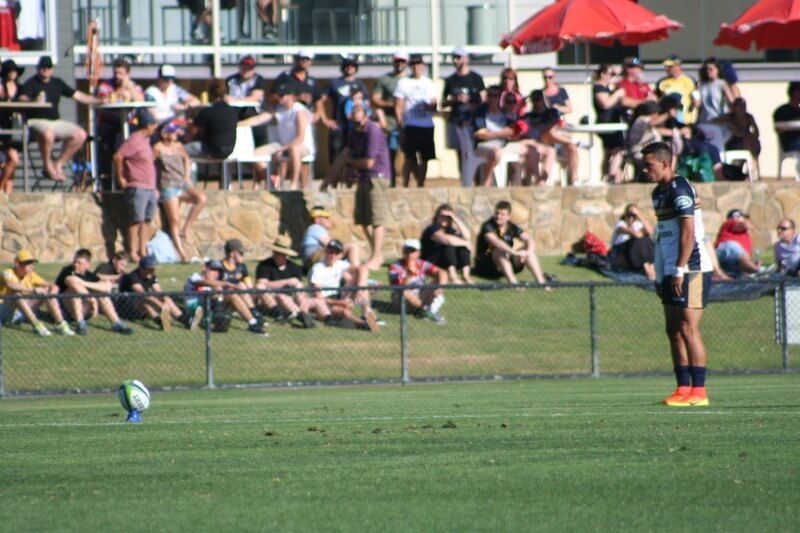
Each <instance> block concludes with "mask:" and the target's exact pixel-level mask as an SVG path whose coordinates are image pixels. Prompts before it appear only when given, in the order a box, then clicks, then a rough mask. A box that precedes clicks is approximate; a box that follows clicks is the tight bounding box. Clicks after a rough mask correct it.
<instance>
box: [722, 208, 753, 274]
mask: <svg viewBox="0 0 800 533" xmlns="http://www.w3.org/2000/svg"><path fill="white" fill-rule="evenodd" d="M754 229H755V228H754V227H753V223H752V222H750V218H749V217H748V216H747V215H746V214H745V213H744V212H743V211H742V210H741V209H731V210H730V211H728V215H727V216H726V217H725V222H723V223H722V225H721V226H720V228H719V232H718V233H717V238H716V240H715V241H714V247H715V248H716V250H717V259H719V264H720V267H721V268H722V270H723V271H724V272H725V273H726V274H727V275H729V276H732V277H734V278H735V277H738V276H741V275H743V274H755V273H756V272H761V271H763V269H761V263H760V262H758V261H753V259H752V258H751V256H752V254H753V242H752V239H751V238H750V232H752V231H753V230H754Z"/></svg>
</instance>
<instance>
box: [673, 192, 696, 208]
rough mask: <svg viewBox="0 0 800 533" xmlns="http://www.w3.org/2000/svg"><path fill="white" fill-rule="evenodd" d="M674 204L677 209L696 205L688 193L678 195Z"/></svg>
mask: <svg viewBox="0 0 800 533" xmlns="http://www.w3.org/2000/svg"><path fill="white" fill-rule="evenodd" d="M673 205H674V206H675V209H689V207H691V206H692V205H694V200H692V198H691V197H689V196H686V195H683V196H678V197H677V198H675V201H674V203H673Z"/></svg>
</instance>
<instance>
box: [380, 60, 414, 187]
mask: <svg viewBox="0 0 800 533" xmlns="http://www.w3.org/2000/svg"><path fill="white" fill-rule="evenodd" d="M406 65H408V53H406V52H395V54H394V55H393V56H392V71H391V72H387V73H386V74H384V75H383V76H381V77H380V78H378V81H377V82H376V83H375V86H374V87H373V88H372V97H371V102H372V107H373V108H375V109H380V110H382V111H383V116H384V120H383V122H382V123H381V124H380V125H381V128H383V131H384V133H386V142H387V143H388V145H389V158H390V161H391V163H392V165H391V170H392V175H391V186H392V187H394V186H395V183H396V179H397V170H396V169H395V160H396V159H397V151H398V150H399V149H400V129H399V128H398V127H397V118H396V117H395V114H394V97H393V95H394V90H395V89H396V88H397V82H399V81H400V80H401V79H402V78H403V77H405V75H406Z"/></svg>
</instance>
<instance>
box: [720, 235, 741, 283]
mask: <svg viewBox="0 0 800 533" xmlns="http://www.w3.org/2000/svg"><path fill="white" fill-rule="evenodd" d="M746 255H747V250H745V249H744V246H742V245H741V244H739V243H738V242H736V241H725V242H722V243H720V244H719V246H717V259H719V266H720V267H721V268H722V270H724V271H725V272H726V273H728V274H734V275H739V259H741V258H742V257H745V256H746Z"/></svg>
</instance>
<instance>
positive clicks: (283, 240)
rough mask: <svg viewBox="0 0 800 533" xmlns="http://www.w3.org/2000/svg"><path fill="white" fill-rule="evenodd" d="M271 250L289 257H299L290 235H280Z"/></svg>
mask: <svg viewBox="0 0 800 533" xmlns="http://www.w3.org/2000/svg"><path fill="white" fill-rule="evenodd" d="M271 248H272V251H273V252H278V253H281V254H283V255H288V256H289V257H297V252H295V251H294V250H292V239H291V238H290V237H289V236H288V235H278V238H277V239H275V242H274V243H272V247H271Z"/></svg>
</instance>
